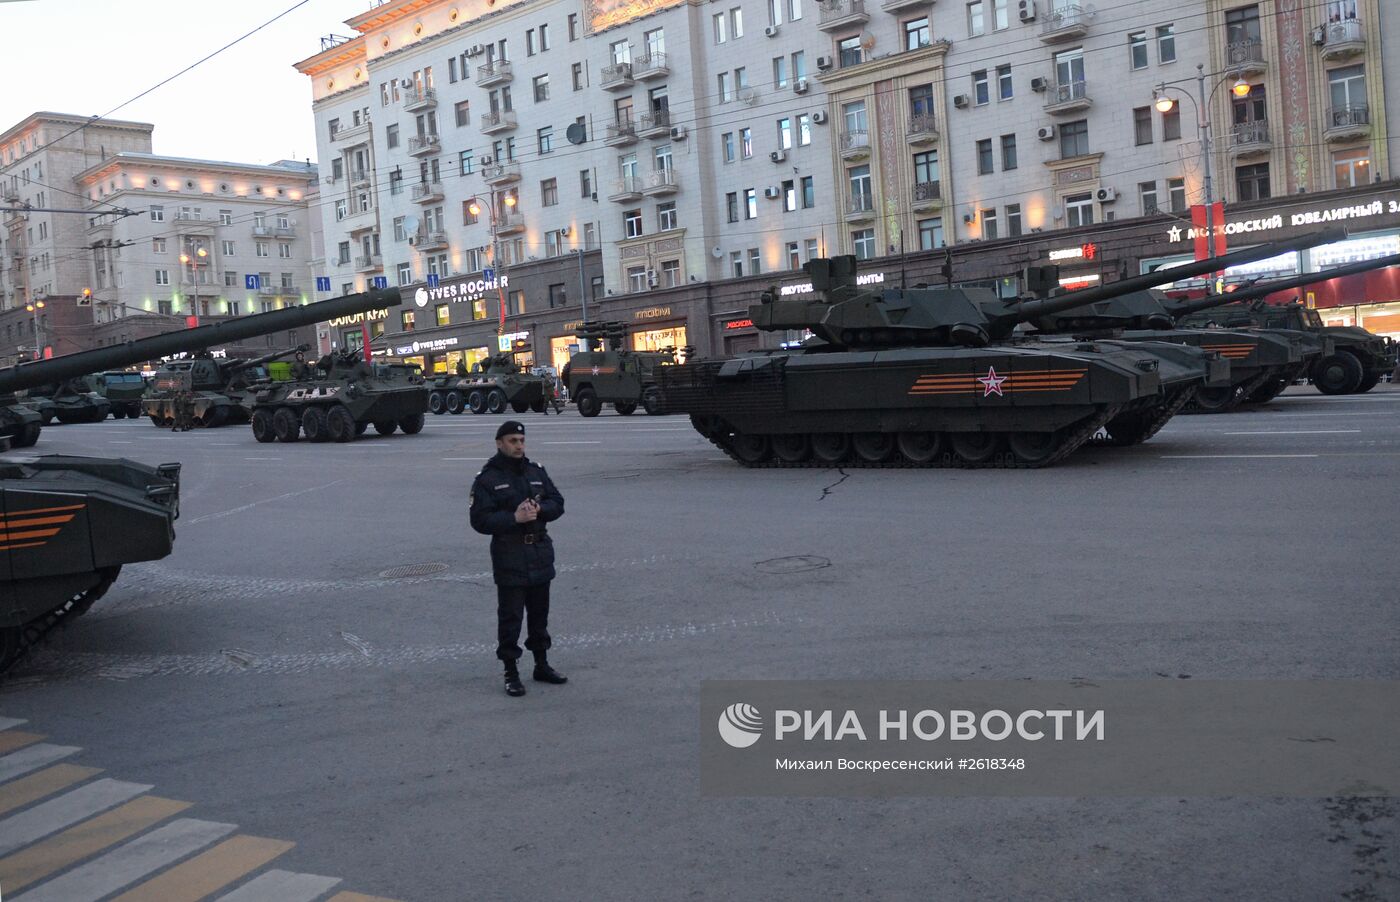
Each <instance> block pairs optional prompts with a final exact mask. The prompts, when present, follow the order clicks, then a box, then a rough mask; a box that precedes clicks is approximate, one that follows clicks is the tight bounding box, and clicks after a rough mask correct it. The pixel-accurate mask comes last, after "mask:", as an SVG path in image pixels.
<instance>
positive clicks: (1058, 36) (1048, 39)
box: [1040, 3, 1089, 44]
mask: <svg viewBox="0 0 1400 902" xmlns="http://www.w3.org/2000/svg"><path fill="white" fill-rule="evenodd" d="M1088 33H1089V17H1088V16H1087V15H1085V14H1084V8H1083V7H1081V6H1079V5H1077V4H1073V3H1069V4H1065V5H1064V6H1056V7H1054V8H1053V9H1051V10H1050V11H1049V12H1047V13H1046V14H1045V20H1044V21H1043V22H1041V23H1040V40H1041V41H1042V42H1044V43H1046V44H1058V43H1059V42H1060V41H1075V40H1078V39H1079V38H1082V37H1084V36H1085V35H1086V34H1088Z"/></svg>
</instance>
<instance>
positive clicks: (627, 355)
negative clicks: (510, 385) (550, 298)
mask: <svg viewBox="0 0 1400 902" xmlns="http://www.w3.org/2000/svg"><path fill="white" fill-rule="evenodd" d="M574 334H575V335H576V336H578V337H579V339H581V340H582V341H583V347H584V349H583V350H581V351H579V352H578V353H577V354H575V355H573V356H572V357H570V358H569V362H568V363H567V364H565V365H564V370H563V372H561V373H560V374H559V376H560V379H561V380H562V381H563V383H564V385H565V386H566V387H567V388H568V390H569V398H570V399H571V400H572V401H573V402H574V403H575V404H576V405H578V412H579V413H580V414H582V415H583V416H586V417H596V416H597V415H598V414H599V413H600V412H601V411H602V409H603V405H604V404H611V405H612V406H613V409H614V410H616V411H617V412H618V413H619V414H621V415H622V416H624V417H626V416H631V415H632V414H633V413H634V412H636V410H637V405H639V404H640V405H641V406H642V408H643V409H644V410H645V411H646V412H647V413H648V414H659V413H660V412H661V409H660V405H661V395H660V392H659V391H658V389H657V387H656V368H657V367H659V366H666V365H669V364H673V363H675V362H676V350H675V349H674V348H671V349H668V350H663V351H629V350H627V349H626V348H625V347H624V346H623V343H624V341H625V340H626V338H627V327H626V325H625V324H623V323H620V322H587V323H584V324H583V325H582V326H581V327H580V328H579V329H578V330H577V331H576V332H575V333H574Z"/></svg>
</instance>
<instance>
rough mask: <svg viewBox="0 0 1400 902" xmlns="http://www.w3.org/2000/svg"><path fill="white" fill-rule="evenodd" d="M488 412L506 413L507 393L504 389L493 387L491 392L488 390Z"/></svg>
mask: <svg viewBox="0 0 1400 902" xmlns="http://www.w3.org/2000/svg"><path fill="white" fill-rule="evenodd" d="M486 412H487V413H505V412H506V393H505V392H503V391H501V390H500V389H499V388H493V389H491V390H490V391H489V392H487V393H486Z"/></svg>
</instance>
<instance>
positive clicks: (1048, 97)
mask: <svg viewBox="0 0 1400 902" xmlns="http://www.w3.org/2000/svg"><path fill="white" fill-rule="evenodd" d="M1092 105H1093V101H1092V100H1090V99H1089V92H1088V90H1087V89H1086V87H1085V84H1084V81H1083V80H1082V79H1081V80H1079V81H1072V82H1070V83H1069V84H1066V85H1054V86H1052V87H1051V88H1050V89H1049V90H1047V91H1046V92H1045V112H1047V113H1050V114H1051V115H1054V116H1061V115H1064V114H1065V113H1077V112H1079V111H1080V110H1087V109H1088V108H1089V107H1090V106H1092Z"/></svg>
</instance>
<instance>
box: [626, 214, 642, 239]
mask: <svg viewBox="0 0 1400 902" xmlns="http://www.w3.org/2000/svg"><path fill="white" fill-rule="evenodd" d="M622 230H623V232H624V234H626V236H627V237H628V238H640V237H642V211H641V210H627V211H626V212H624V213H623V214H622Z"/></svg>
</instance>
